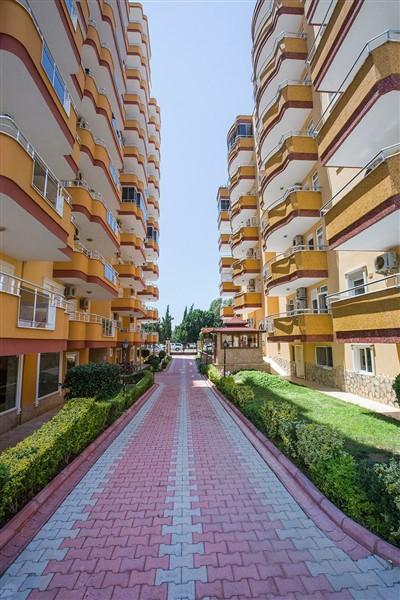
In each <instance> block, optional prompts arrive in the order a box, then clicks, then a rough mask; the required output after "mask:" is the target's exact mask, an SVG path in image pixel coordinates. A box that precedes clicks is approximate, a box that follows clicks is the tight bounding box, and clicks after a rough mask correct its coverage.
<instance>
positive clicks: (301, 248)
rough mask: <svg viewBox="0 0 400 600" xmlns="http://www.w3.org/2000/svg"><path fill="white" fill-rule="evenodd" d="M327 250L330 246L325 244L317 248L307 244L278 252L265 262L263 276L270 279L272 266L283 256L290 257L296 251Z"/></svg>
mask: <svg viewBox="0 0 400 600" xmlns="http://www.w3.org/2000/svg"><path fill="white" fill-rule="evenodd" d="M326 250H328V246H325V245H323V246H319V247H317V248H311V247H310V246H307V245H301V246H291V247H290V248H289V249H288V250H286V251H285V252H281V253H280V254H276V255H275V256H274V257H273V258H271V259H270V260H269V261H267V262H266V263H265V265H264V268H263V277H264V279H269V278H270V277H271V275H272V273H271V266H272V265H273V264H274V263H275V262H277V261H278V260H281V259H282V258H288V257H289V256H292V254H295V253H296V252H326Z"/></svg>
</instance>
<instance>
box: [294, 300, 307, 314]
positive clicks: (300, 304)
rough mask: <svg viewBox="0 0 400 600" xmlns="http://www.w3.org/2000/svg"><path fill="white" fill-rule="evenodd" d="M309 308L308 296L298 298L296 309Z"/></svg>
mask: <svg viewBox="0 0 400 600" xmlns="http://www.w3.org/2000/svg"><path fill="white" fill-rule="evenodd" d="M306 308H307V299H306V298H301V299H298V298H297V299H296V310H299V311H301V310H305V309H306Z"/></svg>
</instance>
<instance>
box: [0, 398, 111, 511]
mask: <svg viewBox="0 0 400 600" xmlns="http://www.w3.org/2000/svg"><path fill="white" fill-rule="evenodd" d="M108 412H109V405H108V404H107V402H96V401H95V400H93V399H91V398H77V399H74V400H71V401H70V402H68V403H67V404H66V405H65V406H64V407H63V408H62V410H60V412H59V413H58V414H57V415H55V416H54V417H53V418H52V419H51V420H50V421H49V422H48V423H45V424H44V425H42V427H40V429H38V430H37V431H35V432H34V433H33V434H32V435H30V436H29V437H27V438H25V439H24V440H23V441H22V442H19V444H17V445H16V446H14V447H13V448H9V449H8V450H5V451H4V452H3V453H2V454H1V455H0V473H2V483H1V485H2V493H1V495H0V521H1V520H3V519H4V517H7V516H9V515H11V514H13V513H15V512H17V511H18V510H19V509H20V508H21V507H22V506H23V505H24V504H25V503H26V502H27V501H28V500H29V499H30V498H32V496H34V495H35V494H36V493H37V492H38V491H39V490H41V489H42V488H43V487H44V486H45V485H46V484H47V483H48V482H49V481H50V480H51V479H52V478H53V477H54V476H55V475H56V473H57V472H58V471H59V470H60V469H61V468H62V467H63V466H64V465H66V464H67V463H68V462H69V461H70V460H71V459H72V458H73V457H74V456H77V455H78V454H79V453H80V452H81V451H82V450H83V449H84V448H85V447H86V446H87V445H88V444H89V443H90V442H91V441H92V440H94V439H95V437H96V436H97V435H98V434H99V433H100V432H101V431H102V430H103V429H104V427H105V425H106V422H107V419H108Z"/></svg>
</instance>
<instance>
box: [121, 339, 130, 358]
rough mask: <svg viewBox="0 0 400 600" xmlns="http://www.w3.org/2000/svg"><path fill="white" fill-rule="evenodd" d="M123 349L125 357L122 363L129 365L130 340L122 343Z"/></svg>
mask: <svg viewBox="0 0 400 600" xmlns="http://www.w3.org/2000/svg"><path fill="white" fill-rule="evenodd" d="M122 348H123V350H124V357H123V359H122V361H123V362H124V363H127V362H129V361H128V348H129V342H128V340H125V341H124V342H122Z"/></svg>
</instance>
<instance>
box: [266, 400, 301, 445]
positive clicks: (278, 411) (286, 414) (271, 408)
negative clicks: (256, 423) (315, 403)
mask: <svg viewBox="0 0 400 600" xmlns="http://www.w3.org/2000/svg"><path fill="white" fill-rule="evenodd" d="M260 416H261V419H262V422H263V425H264V429H265V431H266V433H267V435H268V436H269V437H271V438H275V439H278V440H279V439H280V438H281V425H282V422H284V421H297V419H298V410H297V408H296V406H294V404H292V403H291V402H288V401H287V400H281V401H279V402H276V401H274V400H266V401H265V403H264V406H262V408H261V409H260Z"/></svg>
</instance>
